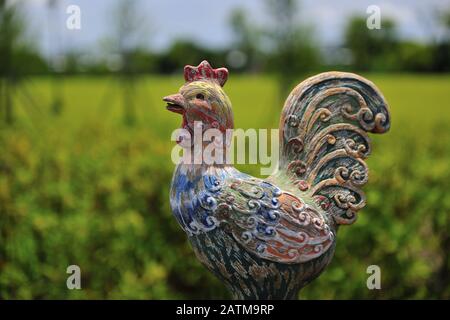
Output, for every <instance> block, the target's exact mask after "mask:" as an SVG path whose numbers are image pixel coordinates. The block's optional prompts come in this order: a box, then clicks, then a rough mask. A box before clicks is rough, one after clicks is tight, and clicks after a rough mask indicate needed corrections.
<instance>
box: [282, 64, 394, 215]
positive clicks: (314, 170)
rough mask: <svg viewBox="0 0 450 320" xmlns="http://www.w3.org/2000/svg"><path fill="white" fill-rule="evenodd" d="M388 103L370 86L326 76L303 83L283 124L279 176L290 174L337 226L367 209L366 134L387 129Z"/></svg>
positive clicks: (294, 93)
mask: <svg viewBox="0 0 450 320" xmlns="http://www.w3.org/2000/svg"><path fill="white" fill-rule="evenodd" d="M389 127H390V115H389V111H388V107H387V103H386V101H385V99H384V97H383V95H382V94H381V93H380V91H379V90H378V89H377V88H376V86H375V85H374V84H373V83H371V82H370V81H368V80H366V79H364V78H362V77H360V76H358V75H355V74H352V73H343V72H326V73H322V74H319V75H317V76H314V77H311V78H309V79H307V80H305V81H303V82H302V83H300V84H299V85H298V86H297V87H296V88H295V89H294V90H293V91H292V92H291V94H290V95H289V97H288V98H287V100H286V102H285V105H284V108H283V112H282V115H281V120H280V163H279V174H280V173H281V174H283V173H284V174H286V175H287V176H288V177H289V179H290V180H291V182H292V183H293V184H295V186H296V187H298V188H299V189H300V191H302V192H305V194H306V195H308V196H310V197H311V198H312V199H314V201H315V202H316V203H318V204H319V205H320V206H321V207H322V209H324V210H325V211H326V212H328V213H329V214H330V215H331V216H332V217H333V219H334V221H335V222H336V223H337V224H351V223H353V222H354V221H355V220H356V214H355V213H356V212H357V211H358V210H359V209H361V208H362V207H363V206H364V205H365V196H364V193H363V192H362V190H361V187H362V186H363V185H364V184H365V183H366V182H367V180H368V168H367V165H366V163H365V161H364V160H365V159H366V158H367V156H368V155H369V154H370V151H371V146H370V139H369V137H368V134H367V132H372V133H384V132H386V131H388V130H389Z"/></svg>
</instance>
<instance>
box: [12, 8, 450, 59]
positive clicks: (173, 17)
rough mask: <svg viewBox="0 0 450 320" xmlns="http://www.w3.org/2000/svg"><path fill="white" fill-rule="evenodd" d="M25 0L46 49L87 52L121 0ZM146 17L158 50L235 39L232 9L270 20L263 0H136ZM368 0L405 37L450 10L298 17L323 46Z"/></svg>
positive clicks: (433, 32) (303, 11)
mask: <svg viewBox="0 0 450 320" xmlns="http://www.w3.org/2000/svg"><path fill="white" fill-rule="evenodd" d="M11 1H12V0H11ZM14 1H16V2H21V3H22V5H23V6H24V12H25V14H26V16H27V19H28V21H29V24H30V28H29V29H30V34H31V35H32V37H33V38H34V39H35V41H36V43H37V44H38V45H39V47H40V48H41V49H42V50H43V51H44V52H52V50H54V48H53V46H54V43H53V42H54V39H55V34H57V35H58V36H59V37H60V38H61V39H62V43H63V45H62V46H63V47H64V48H76V49H80V50H81V51H89V50H93V49H94V48H96V47H98V45H99V41H100V40H101V39H104V38H105V37H107V36H108V34H109V33H110V32H111V29H112V28H111V24H113V23H114V21H113V19H112V18H111V16H112V11H113V7H114V5H115V4H116V3H117V0H60V1H57V3H58V5H57V7H56V9H54V10H53V13H51V14H50V15H49V10H48V7H47V3H48V0H14ZM135 1H137V2H138V5H139V8H140V10H139V11H140V13H141V15H142V17H144V18H145V20H146V30H148V31H147V32H146V33H145V34H143V35H142V39H141V40H142V43H145V44H146V45H148V46H151V47H152V48H154V49H157V50H162V49H164V48H166V47H167V46H168V45H169V44H170V43H171V42H172V41H173V40H174V39H178V38H183V39H192V40H195V41H197V42H199V43H201V44H204V45H207V46H211V47H221V46H226V45H228V44H229V43H230V41H231V40H232V34H231V31H230V28H229V16H230V13H231V11H232V10H233V9H234V8H239V7H241V8H243V9H245V10H246V11H247V12H248V15H249V20H250V21H251V22H253V23H255V24H257V25H264V24H267V23H268V21H270V16H269V15H268V12H267V10H266V9H267V6H266V4H265V1H264V0H245V1H243V0H135ZM71 4H76V5H78V6H79V7H80V9H81V30H68V29H67V28H66V26H65V22H66V19H67V17H68V14H67V13H66V12H65V11H66V8H67V6H69V5H71ZM369 5H377V6H379V7H380V9H381V18H382V19H383V18H385V17H389V18H394V19H395V20H396V22H397V26H398V31H399V33H400V35H401V36H402V37H404V38H412V39H418V40H421V41H427V39H431V38H432V37H438V36H439V34H440V33H441V32H442V30H441V29H440V28H439V26H438V23H437V19H436V16H437V14H438V13H439V12H442V11H443V10H448V9H450V0H427V1H424V0H392V1H387V0H357V1H356V0H340V1H333V0H324V1H320V0H315V1H314V0H303V1H299V9H300V10H299V14H298V19H299V20H301V21H303V22H306V23H309V24H310V25H312V26H313V27H314V29H315V35H316V36H317V38H318V39H319V42H320V43H321V44H323V45H330V44H331V45H334V44H338V43H340V42H341V41H342V30H343V27H344V26H345V23H346V22H347V21H348V18H349V16H351V15H355V14H356V15H365V16H367V13H366V10H367V7H368V6H369Z"/></svg>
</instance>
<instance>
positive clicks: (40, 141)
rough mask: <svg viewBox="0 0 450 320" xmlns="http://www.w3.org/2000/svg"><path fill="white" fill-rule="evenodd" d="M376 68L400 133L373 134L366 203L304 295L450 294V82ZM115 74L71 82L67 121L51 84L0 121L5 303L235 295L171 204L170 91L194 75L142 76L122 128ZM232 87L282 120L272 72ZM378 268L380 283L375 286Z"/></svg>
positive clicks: (237, 105)
mask: <svg viewBox="0 0 450 320" xmlns="http://www.w3.org/2000/svg"><path fill="white" fill-rule="evenodd" d="M367 77H368V78H369V79H371V80H372V81H374V82H375V83H376V84H377V85H378V86H379V87H380V89H381V90H382V92H383V93H384V95H385V96H386V98H387V100H388V102H389V103H390V107H391V112H392V129H391V131H390V132H389V133H388V134H386V135H383V136H376V137H373V141H374V145H373V155H372V156H371V158H370V159H369V161H368V162H369V168H370V180H369V183H368V185H367V186H366V188H365V191H366V193H367V197H368V201H367V207H366V208H365V209H363V210H362V211H361V212H360V216H359V219H358V221H357V222H356V223H355V224H354V225H352V226H349V227H342V228H341V229H340V231H339V234H338V245H337V250H336V255H335V257H334V260H333V262H332V264H331V265H330V266H329V268H328V269H327V270H326V271H325V272H324V273H323V275H321V276H320V277H319V278H318V279H317V280H315V281H314V282H313V283H311V284H310V285H309V286H307V287H306V288H305V289H304V290H303V291H302V292H301V294H300V296H301V298H304V299H313V298H319V299H323V298H342V299H346V298H381V299H387V298H446V299H448V298H450V284H449V274H450V258H449V255H448V252H449V250H450V235H449V230H450V221H449V219H450V195H449V190H450V168H449V164H450V132H449V130H448V128H449V127H450V109H449V107H450V106H449V101H450V90H448V88H449V87H450V78H449V77H447V76H446V77H436V76H408V75H389V76H387V75H386V76H382V75H367ZM108 83H109V82H108V81H106V80H105V79H99V78H97V79H94V78H68V79H66V80H65V96H64V100H65V104H64V108H63V111H62V114H61V116H59V117H55V116H51V115H50V111H49V108H47V107H45V106H44V103H45V101H48V100H49V97H50V89H49V88H50V83H49V80H47V79H35V80H34V81H33V82H32V84H33V86H31V88H32V94H33V95H34V96H35V97H38V98H39V99H38V100H39V101H40V102H41V107H40V112H36V113H30V112H29V108H30V106H27V105H22V104H18V105H16V108H15V110H14V111H15V113H16V118H17V121H16V123H15V124H14V125H13V126H11V127H5V126H4V125H2V127H1V128H0V298H2V299H12V298H17V299H31V298H35V299H44V298H46V299H53V298H59V299H74V298H81V299H93V298H97V299H126V298H136V299H169V298H228V297H230V296H229V294H228V292H227V291H226V290H225V289H224V287H223V286H222V284H221V283H220V282H219V281H217V280H216V279H215V278H214V277H213V276H211V275H210V274H209V272H208V271H206V269H205V268H203V267H202V266H201V265H200V263H199V262H198V261H197V260H196V258H195V257H194V254H193V252H192V250H191V249H190V247H189V245H188V243H187V240H186V236H185V234H184V233H183V232H182V230H181V229H180V228H179V226H178V225H177V223H176V221H175V219H174V218H173V217H172V215H171V213H170V209H169V195H168V191H169V185H170V179H171V175H172V170H173V168H174V165H173V164H172V163H171V160H170V152H171V148H172V146H173V142H171V141H170V134H171V131H172V130H173V129H175V128H177V127H178V126H179V124H180V121H181V120H180V118H179V117H177V116H176V115H174V114H171V113H168V112H167V111H166V110H165V108H164V104H163V103H162V102H161V100H160V99H161V97H162V96H164V95H167V94H170V93H174V92H175V91H176V90H177V88H178V86H180V85H181V84H182V82H181V77H179V78H178V77H177V78H176V80H173V79H172V78H146V79H142V80H141V81H140V82H139V84H138V87H137V89H136V90H137V91H136V99H135V105H136V106H137V109H136V116H137V119H138V121H137V122H136V124H135V125H134V126H126V125H124V124H123V121H122V115H123V112H122V107H121V106H120V104H119V103H118V102H117V101H122V99H121V98H120V96H119V95H117V92H120V91H119V90H118V88H117V89H112V90H109V91H108V88H107V84H108ZM226 89H227V92H228V93H229V95H230V98H231V101H232V102H233V104H234V110H235V119H236V126H237V127H241V128H244V129H245V128H249V127H256V128H265V127H272V128H276V127H277V124H278V120H279V112H280V110H281V106H280V105H278V104H277V102H276V101H277V97H276V92H277V91H276V89H277V87H276V85H275V83H274V81H273V79H271V78H267V77H248V76H242V77H233V78H232V79H230V81H229V83H227V86H226ZM103 93H107V94H108V95H112V96H111V97H110V99H109V104H108V105H101V102H100V101H101V100H102V99H101V97H102V96H103ZM113 94H115V95H113ZM18 102H21V100H19V101H18ZM239 168H240V169H243V170H246V171H247V172H250V173H252V174H257V173H258V172H259V171H258V166H240V167H239ZM71 264H76V265H79V266H80V268H81V275H82V284H81V285H82V290H68V289H67V287H66V279H67V277H68V274H66V268H67V266H69V265H71ZM372 264H376V265H379V266H380V268H381V272H382V281H381V285H382V289H381V290H372V291H371V290H368V289H367V287H366V279H367V277H368V274H367V273H366V268H367V267H368V266H369V265H372Z"/></svg>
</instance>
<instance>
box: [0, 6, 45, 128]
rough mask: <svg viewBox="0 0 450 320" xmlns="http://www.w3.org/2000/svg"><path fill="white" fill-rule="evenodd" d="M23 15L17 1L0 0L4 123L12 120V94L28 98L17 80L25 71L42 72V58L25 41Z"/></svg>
mask: <svg viewBox="0 0 450 320" xmlns="http://www.w3.org/2000/svg"><path fill="white" fill-rule="evenodd" d="M25 27H26V24H25V19H24V18H23V17H22V15H21V14H20V11H19V8H18V5H17V3H15V2H13V1H7V0H0V31H1V32H0V61H1V63H0V113H1V114H2V115H3V117H4V121H5V122H6V123H7V124H11V123H12V122H13V120H14V115H13V111H14V110H13V109H14V107H13V102H14V99H13V95H14V94H15V93H21V96H22V97H24V98H26V99H27V100H31V97H30V95H29V94H28V93H27V92H24V90H26V89H25V88H24V87H23V86H21V87H19V86H18V83H19V81H21V80H23V77H24V76H25V75H26V74H30V73H33V72H35V73H38V72H43V71H45V70H46V69H47V67H46V64H45V62H44V61H43V59H42V58H41V57H40V56H39V54H37V53H36V50H34V49H33V47H32V45H31V44H30V43H29V42H28V41H27V40H28V39H26V37H25V34H26V28H25ZM28 102H30V101H28Z"/></svg>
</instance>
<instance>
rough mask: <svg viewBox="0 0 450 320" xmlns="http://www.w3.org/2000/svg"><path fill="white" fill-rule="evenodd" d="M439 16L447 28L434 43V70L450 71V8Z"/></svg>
mask: <svg viewBox="0 0 450 320" xmlns="http://www.w3.org/2000/svg"><path fill="white" fill-rule="evenodd" d="M438 18H439V21H440V22H441V24H442V26H443V27H444V28H445V30H444V34H443V37H442V38H441V39H440V40H439V41H436V42H435V44H434V48H433V51H434V57H433V61H434V63H433V64H432V65H433V71H437V72H445V71H450V10H448V11H446V12H443V13H442V14H441V15H440V17H438Z"/></svg>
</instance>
